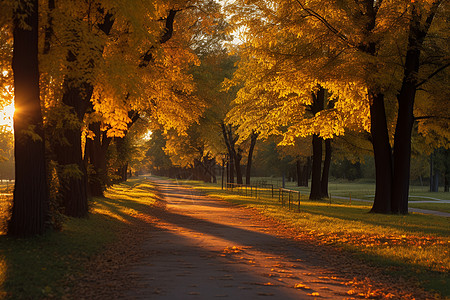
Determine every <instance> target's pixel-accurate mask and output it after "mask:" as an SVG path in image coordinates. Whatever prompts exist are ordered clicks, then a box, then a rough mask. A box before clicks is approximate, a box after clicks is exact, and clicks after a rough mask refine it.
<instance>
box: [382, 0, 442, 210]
mask: <svg viewBox="0 0 450 300" xmlns="http://www.w3.org/2000/svg"><path fill="white" fill-rule="evenodd" d="M439 3H440V1H435V2H434V3H433V6H432V7H431V10H430V12H429V15H428V16H427V18H426V21H425V24H422V23H421V22H422V14H421V13H419V12H418V11H417V8H416V4H414V3H413V4H412V8H411V9H412V10H411V21H410V24H409V34H408V48H407V49H408V50H407V52H406V58H405V69H404V74H403V82H402V87H401V89H400V93H399V94H398V95H397V101H398V117H397V126H396V128H395V135H394V184H393V189H392V204H391V209H392V212H393V213H400V214H407V213H408V196H409V176H410V169H411V131H412V127H413V123H414V112H413V110H414V99H415V97H416V90H417V87H416V85H417V83H418V81H417V75H418V73H419V68H420V51H421V50H420V49H421V48H422V45H423V41H424V39H425V37H426V35H427V32H428V29H429V27H430V26H431V22H432V21H433V18H434V15H435V13H436V10H437V8H438V7H439Z"/></svg>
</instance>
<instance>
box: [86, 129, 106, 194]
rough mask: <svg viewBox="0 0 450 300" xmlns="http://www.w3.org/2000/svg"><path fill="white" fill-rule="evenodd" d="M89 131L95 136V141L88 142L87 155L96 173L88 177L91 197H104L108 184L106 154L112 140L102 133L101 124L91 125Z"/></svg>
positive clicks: (89, 140) (88, 140)
mask: <svg viewBox="0 0 450 300" xmlns="http://www.w3.org/2000/svg"><path fill="white" fill-rule="evenodd" d="M89 129H90V130H92V132H94V134H95V136H94V139H87V140H86V155H87V156H88V158H89V163H91V166H92V168H93V171H94V173H93V174H89V177H88V185H89V192H90V195H91V196H94V197H103V192H104V191H105V188H106V185H107V183H108V176H107V160H106V152H107V151H108V147H109V144H110V143H111V140H112V139H111V138H109V137H107V136H106V132H105V131H104V132H101V131H100V122H95V123H92V124H90V125H89Z"/></svg>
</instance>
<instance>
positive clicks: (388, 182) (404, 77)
mask: <svg viewBox="0 0 450 300" xmlns="http://www.w3.org/2000/svg"><path fill="white" fill-rule="evenodd" d="M244 2H245V1H236V2H234V3H233V4H231V5H230V7H231V10H232V11H234V12H241V13H240V14H235V15H234V17H233V18H234V20H235V24H237V25H238V26H242V25H244V26H245V27H246V29H248V31H247V32H251V34H248V35H246V38H247V40H246V47H247V48H246V52H247V53H249V56H250V58H253V59H254V63H253V64H252V68H247V69H246V72H247V73H248V74H252V75H249V76H253V77H254V78H257V80H254V81H253V84H252V85H250V86H252V87H254V90H256V89H261V88H262V87H263V88H264V89H265V90H266V91H269V90H270V91H272V94H271V96H275V97H276V98H275V99H277V98H278V99H280V98H281V97H284V98H291V99H295V98H294V96H295V95H302V94H304V93H305V92H304V91H308V90H309V91H310V90H311V87H310V85H311V84H309V83H308V82H310V83H314V84H317V83H318V82H319V83H320V84H321V85H322V86H323V87H324V88H326V89H327V90H328V91H329V92H331V93H332V94H333V95H334V97H336V99H337V102H336V108H337V110H336V112H339V114H340V116H339V114H337V115H335V116H336V117H338V119H340V121H341V122H342V125H345V126H342V127H341V126H339V127H336V125H337V124H338V123H334V124H330V122H326V123H324V124H326V126H325V128H323V129H324V130H325V129H326V128H328V129H326V130H327V131H328V133H327V132H323V131H322V132H321V135H323V136H325V135H327V134H329V133H330V132H334V133H335V134H337V135H340V134H342V133H343V132H344V131H345V130H344V128H345V127H350V128H353V129H356V128H357V127H354V126H353V125H352V126H349V125H350V124H351V123H353V124H354V125H357V124H358V123H359V126H360V128H365V129H366V130H369V129H370V132H371V135H372V137H371V139H372V143H373V150H374V156H375V164H376V173H377V175H376V177H377V183H376V193H375V200H374V206H373V208H372V211H373V212H382V213H390V212H394V213H407V188H406V187H407V185H408V177H407V174H406V173H407V172H409V171H406V170H405V169H408V166H409V163H408V162H409V157H410V153H408V149H409V148H410V146H408V145H410V142H409V141H410V135H409V134H407V132H410V131H411V128H412V127H411V120H413V118H412V113H413V106H412V105H411V103H413V102H411V99H413V98H414V97H413V96H414V94H415V91H414V92H413V90H415V89H417V88H418V87H419V86H420V85H421V81H420V80H417V79H414V78H415V77H416V76H418V77H420V78H421V80H422V79H423V80H422V81H424V82H427V83H429V81H430V80H432V81H434V80H435V79H436V77H437V74H439V73H442V72H443V71H445V70H446V68H447V67H448V61H447V60H446V58H445V57H446V54H445V53H446V48H445V46H444V45H443V44H442V43H441V42H439V41H440V40H442V39H440V38H439V37H442V36H444V35H445V33H443V31H442V30H443V28H445V25H444V24H443V23H444V22H445V21H444V20H445V18H442V15H443V13H444V11H445V8H444V6H445V4H446V3H445V2H442V1H417V2H416V1H414V2H411V3H404V2H402V1H394V2H389V3H388V2H386V1H373V0H367V1H358V2H354V1H343V2H342V1H340V2H339V1H338V2H330V3H328V5H326V6H325V5H323V2H322V1H307V2H306V1H301V0H296V1H282V0H280V1H269V2H267V1H251V2H245V3H244ZM242 12H245V13H242ZM405 16H406V17H405ZM436 18H437V19H438V20H439V19H440V20H442V21H440V26H436V27H433V26H431V24H432V22H433V20H434V19H436ZM275 28H276V30H275ZM429 28H431V29H432V31H433V34H432V35H429V34H427V32H428V30H429ZM405 29H406V30H405ZM244 32H245V31H244ZM427 37H429V39H427ZM247 49H249V50H247ZM438 49H439V51H438ZM421 55H424V57H426V59H425V60H424V61H426V62H427V63H426V64H429V65H431V67H427V68H422V69H421V68H419V61H420V56H421ZM403 62H407V64H406V65H403ZM426 64H424V65H426ZM416 67H417V68H416ZM264 68H265V69H266V72H264V73H262V74H264V76H255V71H254V70H256V71H257V70H258V69H264ZM294 68H296V70H295V71H294ZM306 68H308V69H306ZM415 68H416V69H415ZM416 71H417V72H416ZM252 72H253V73H252ZM294 74H295V75H296V76H293V75H294ZM249 76H247V77H249ZM243 77H245V73H244V75H243ZM258 81H259V82H260V83H258ZM261 82H262V84H261ZM413 82H415V83H413ZM294 83H295V84H294ZM412 87H415V88H414V89H412ZM397 93H398V95H399V96H398V97H397V99H398V100H399V101H400V102H402V104H401V105H399V109H398V110H396V114H397V119H395V116H394V118H393V120H395V121H394V122H395V123H394V124H397V126H396V133H397V134H396V136H397V138H394V152H397V154H396V155H394V157H392V155H391V145H390V133H389V130H388V129H389V127H391V126H390V123H389V126H388V122H389V121H390V120H391V119H390V116H389V114H387V112H386V109H385V104H386V102H387V104H389V105H390V104H391V101H392V100H394V99H395V98H396V97H395V95H396V94H397ZM274 94H275V95H274ZM407 98H408V99H409V100H401V99H407ZM281 101H282V100H281ZM260 102H261V101H260ZM291 102H293V103H292V104H291V105H290V106H286V108H287V110H288V111H294V110H293V107H295V106H294V104H296V103H295V102H294V101H291ZM400 102H399V103H400ZM279 103H280V102H279ZM404 103H405V104H404ZM400 106H401V108H400ZM262 107H267V105H266V106H262ZM288 107H289V108H288ZM369 109H370V110H369ZM389 109H391V110H394V109H393V108H389ZM273 111H274V112H276V113H277V114H278V116H279V115H280V114H279V111H278V110H273ZM369 111H370V117H371V122H370V123H369V122H368V119H366V120H364V117H365V116H368V115H369V114H368V113H369ZM388 112H389V110H388ZM346 114H347V116H345V115H346ZM281 116H282V114H281ZM330 116H331V115H329V117H330ZM344 116H345V117H344ZM348 117H351V118H353V117H356V118H353V119H354V120H358V119H359V122H353V121H352V120H350V119H348ZM266 119H267V118H266ZM273 119H274V118H272V120H269V121H268V123H267V124H273V123H274V121H273ZM322 120H324V119H323V118H322ZM344 121H345V122H344ZM315 125H316V126H315V130H319V128H317V127H318V126H319V124H317V123H316V124H315ZM292 129H293V130H292V132H293V133H299V132H300V131H299V130H300V129H301V128H299V127H297V128H295V127H292ZM319 131H320V130H319ZM324 133H325V135H324ZM396 141H397V150H395V148H396V145H395V142H396ZM402 141H403V142H402ZM392 159H394V160H392ZM392 165H394V166H397V167H394V169H393V168H392ZM394 177H395V179H394ZM394 180H395V182H396V184H393V182H394ZM400 190H401V191H400ZM394 195H395V196H394ZM405 196H406V197H405ZM392 197H394V198H395V199H393V198H392ZM398 201H400V202H398ZM400 203H401V204H400Z"/></svg>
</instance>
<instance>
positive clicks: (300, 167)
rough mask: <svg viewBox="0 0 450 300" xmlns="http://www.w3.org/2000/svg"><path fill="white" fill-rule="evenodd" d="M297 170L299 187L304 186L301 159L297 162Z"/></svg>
mask: <svg viewBox="0 0 450 300" xmlns="http://www.w3.org/2000/svg"><path fill="white" fill-rule="evenodd" d="M296 170H297V186H302V184H303V166H302V163H301V162H300V159H297V161H296Z"/></svg>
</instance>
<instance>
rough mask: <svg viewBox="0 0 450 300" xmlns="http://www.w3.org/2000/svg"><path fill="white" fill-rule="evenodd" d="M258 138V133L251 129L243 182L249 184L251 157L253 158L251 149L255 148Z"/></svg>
mask: <svg viewBox="0 0 450 300" xmlns="http://www.w3.org/2000/svg"><path fill="white" fill-rule="evenodd" d="M257 139H258V134H257V133H256V132H255V131H253V132H252V134H251V135H250V148H249V150H248V157H247V168H246V169H245V184H246V185H250V177H251V172H252V159H253V150H254V149H255V145H256V140H257Z"/></svg>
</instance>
